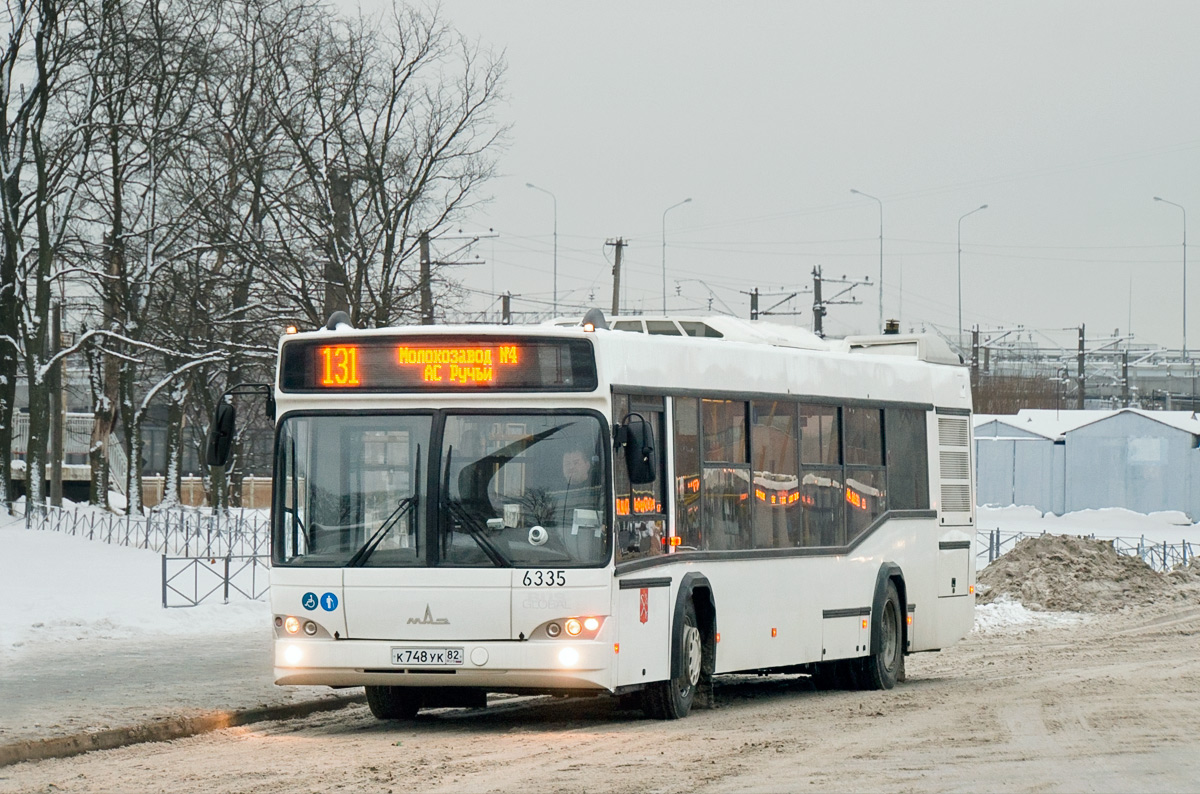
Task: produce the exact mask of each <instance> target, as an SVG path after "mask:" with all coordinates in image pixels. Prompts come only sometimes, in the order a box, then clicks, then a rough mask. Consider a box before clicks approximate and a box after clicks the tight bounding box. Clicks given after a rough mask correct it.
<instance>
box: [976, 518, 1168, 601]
mask: <svg viewBox="0 0 1200 794" xmlns="http://www.w3.org/2000/svg"><path fill="white" fill-rule="evenodd" d="M1183 575H1187V574H1183ZM978 582H979V584H980V585H981V587H980V588H979V589H980V593H979V602H980V603H981V604H988V603H994V602H997V601H999V600H1000V599H1002V598H1004V597H1007V598H1008V599H1011V600H1013V601H1019V602H1021V603H1022V604H1024V605H1025V607H1027V608H1028V609H1032V610H1037V611H1053V612H1063V611H1067V612H1114V611H1116V610H1119V609H1122V608H1123V607H1127V606H1135V605H1145V604H1153V603H1155V602H1159V601H1164V600H1174V599H1175V598H1177V597H1179V596H1180V595H1181V592H1180V588H1179V587H1177V585H1176V582H1175V581H1173V580H1172V579H1171V578H1169V577H1168V576H1164V575H1162V574H1159V573H1156V572H1155V571H1154V570H1153V569H1152V568H1150V566H1148V565H1146V563H1144V562H1142V561H1141V560H1140V559H1138V558H1137V557H1132V556H1129V555H1124V554H1118V553H1117V551H1116V550H1115V549H1114V548H1113V546H1112V543H1110V542H1106V541H1102V540H1091V539H1089V538H1074V537H1069V536H1065V535H1049V534H1047V535H1041V536H1039V537H1034V538H1024V539H1022V540H1021V541H1019V542H1018V543H1017V545H1016V546H1015V547H1013V549H1012V551H1009V552H1008V553H1006V554H1004V555H1003V556H1002V557H1000V558H999V559H998V560H996V561H995V562H993V563H992V564H991V565H989V566H987V567H986V568H984V569H983V570H982V571H981V572H980V573H979V577H978Z"/></svg>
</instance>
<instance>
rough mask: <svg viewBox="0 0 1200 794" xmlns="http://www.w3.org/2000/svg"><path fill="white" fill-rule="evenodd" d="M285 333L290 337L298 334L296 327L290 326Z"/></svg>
mask: <svg viewBox="0 0 1200 794" xmlns="http://www.w3.org/2000/svg"><path fill="white" fill-rule="evenodd" d="M283 332H284V333H285V334H288V335H289V336H290V335H292V334H294V333H296V326H294V325H289V326H288V327H287V328H285V329H283Z"/></svg>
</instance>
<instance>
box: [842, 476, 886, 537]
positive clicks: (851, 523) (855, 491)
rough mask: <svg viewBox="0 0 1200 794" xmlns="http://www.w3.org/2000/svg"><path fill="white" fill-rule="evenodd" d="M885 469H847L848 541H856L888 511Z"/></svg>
mask: <svg viewBox="0 0 1200 794" xmlns="http://www.w3.org/2000/svg"><path fill="white" fill-rule="evenodd" d="M884 480H885V476H884V471H883V469H851V468H847V469H846V530H847V533H846V534H847V540H850V541H852V540H854V539H855V538H857V537H858V536H859V534H861V533H862V532H863V531H864V530H865V529H866V528H867V527H869V526H871V523H872V522H874V521H875V519H877V518H879V517H880V516H881V515H883V511H884V510H886V509H887V492H886V491H885V490H884Z"/></svg>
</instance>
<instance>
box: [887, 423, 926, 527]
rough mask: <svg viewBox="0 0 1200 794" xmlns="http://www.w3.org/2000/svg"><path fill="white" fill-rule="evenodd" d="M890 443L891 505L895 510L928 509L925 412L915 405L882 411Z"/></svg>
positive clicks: (889, 484)
mask: <svg viewBox="0 0 1200 794" xmlns="http://www.w3.org/2000/svg"><path fill="white" fill-rule="evenodd" d="M883 429H884V441H885V443H886V446H887V483H888V497H889V507H890V508H891V509H893V510H928V509H929V452H928V446H927V445H926V440H925V412H924V411H919V410H916V409H913V408H888V409H885V410H884V412H883Z"/></svg>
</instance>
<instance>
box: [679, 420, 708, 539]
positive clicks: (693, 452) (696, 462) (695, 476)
mask: <svg viewBox="0 0 1200 794" xmlns="http://www.w3.org/2000/svg"><path fill="white" fill-rule="evenodd" d="M674 399H675V412H674V413H675V427H674V428H673V430H674V439H675V534H676V535H678V536H679V539H680V541H681V543H682V545H681V546H680V548H681V549H683V550H688V549H702V548H704V536H703V534H702V532H701V525H700V401H699V400H697V399H696V398H694V397H676V398H674Z"/></svg>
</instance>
